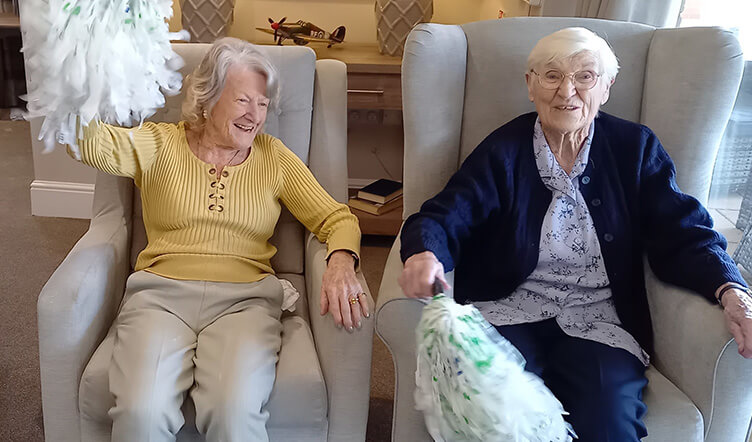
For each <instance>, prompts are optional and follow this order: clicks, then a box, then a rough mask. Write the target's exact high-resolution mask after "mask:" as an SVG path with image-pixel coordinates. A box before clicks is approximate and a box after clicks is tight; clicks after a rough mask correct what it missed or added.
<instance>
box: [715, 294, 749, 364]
mask: <svg viewBox="0 0 752 442" xmlns="http://www.w3.org/2000/svg"><path fill="white" fill-rule="evenodd" d="M722 302H723V316H724V317H725V318H726V326H727V327H728V329H729V331H730V332H731V334H732V335H733V336H734V339H735V340H736V345H737V347H738V350H739V354H740V355H742V356H744V357H745V358H752V297H750V296H749V295H748V294H747V293H745V292H743V291H741V290H737V289H732V290H729V291H728V292H727V293H726V294H725V295H724V296H723V301H722Z"/></svg>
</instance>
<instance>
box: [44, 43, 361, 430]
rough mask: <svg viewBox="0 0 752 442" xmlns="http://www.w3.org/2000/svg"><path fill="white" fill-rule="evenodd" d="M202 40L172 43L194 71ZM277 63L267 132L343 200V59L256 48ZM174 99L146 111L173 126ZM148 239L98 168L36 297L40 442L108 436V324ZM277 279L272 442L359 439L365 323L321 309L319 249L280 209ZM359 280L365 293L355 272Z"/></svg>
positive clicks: (128, 184)
mask: <svg viewBox="0 0 752 442" xmlns="http://www.w3.org/2000/svg"><path fill="white" fill-rule="evenodd" d="M208 47H209V45H205V44H180V45H176V46H175V50H176V51H177V52H178V53H179V54H180V55H181V56H183V58H184V59H185V62H186V66H185V67H184V68H183V73H184V74H185V73H187V72H190V71H191V70H192V69H193V68H194V67H195V66H196V65H197V64H198V63H199V62H200V60H201V58H202V57H203V55H204V53H205V52H206V50H207V49H208ZM263 50H264V51H265V52H266V53H267V54H268V55H269V56H270V58H271V59H272V61H273V62H274V63H275V65H276V66H277V67H278V69H279V71H280V75H281V84H282V93H281V97H280V103H279V106H277V107H276V110H274V111H270V112H269V115H268V119H267V123H266V128H265V131H266V132H268V133H271V134H273V135H275V136H277V137H279V138H281V139H282V140H283V141H284V142H285V144H286V145H287V146H288V147H289V148H290V149H291V150H293V151H294V152H295V153H296V154H297V155H298V156H299V157H300V158H301V159H303V161H305V162H306V163H307V164H308V166H309V167H310V168H311V170H312V171H313V173H314V175H315V176H316V178H317V179H318V180H319V181H320V182H321V183H322V185H323V186H324V188H325V189H327V190H328V191H329V192H330V193H331V194H332V195H333V196H334V197H335V198H336V199H337V200H338V201H345V200H346V197H347V168H346V166H347V162H346V161H347V153H346V131H347V118H346V107H347V92H346V91H347V77H346V67H345V65H344V64H343V63H341V62H338V61H333V60H321V61H316V57H315V55H314V52H313V51H312V50H310V49H308V48H299V47H274V46H272V47H264V48H263ZM181 101H182V96H177V97H171V98H169V99H168V100H167V105H166V106H165V108H164V109H163V110H162V111H161V112H160V113H159V115H156V116H155V117H154V119H155V120H157V121H177V120H178V119H179V117H180V103H181ZM145 243H146V238H145V233H144V227H143V222H142V219H141V205H140V197H139V194H138V192H134V191H133V183H132V181H131V180H128V179H124V178H117V177H112V176H109V175H106V174H103V173H100V174H99V175H98V177H97V183H96V191H95V201H94V213H93V218H92V221H91V226H90V228H89V231H88V232H87V233H86V234H85V235H84V236H83V237H82V238H81V240H80V241H79V242H78V243H77V244H76V246H75V247H74V248H73V250H71V252H70V254H69V255H68V256H67V257H66V258H65V260H64V261H63V263H62V264H61V265H60V267H58V269H57V270H56V271H55V273H54V274H53V275H52V277H51V278H50V279H49V281H48V282H47V284H46V285H45V286H44V288H43V289H42V292H41V294H40V296H39V302H38V319H39V359H40V366H41V378H42V407H43V413H44V429H45V435H46V440H47V441H65V442H71V441H81V440H84V441H104V440H109V439H110V436H109V434H110V429H111V421H110V419H109V417H108V416H107V411H108V409H109V408H110V407H111V406H112V405H113V399H112V396H111V395H110V393H109V388H108V378H107V368H108V366H109V360H110V355H111V352H112V344H113V333H112V332H111V330H110V326H111V324H112V321H113V319H114V317H115V315H116V313H117V311H118V307H119V304H120V302H121V299H122V296H123V291H124V287H125V280H126V278H127V276H128V275H129V274H130V272H131V271H132V268H133V264H134V262H135V258H136V256H137V254H138V252H139V251H141V249H143V247H144V245H145ZM272 243H274V244H275V245H276V246H277V247H278V249H279V251H278V253H277V255H276V256H275V257H274V259H273V260H272V265H273V267H274V268H275V269H276V271H277V272H278V276H279V277H281V278H285V279H288V280H289V281H291V282H292V283H293V285H294V286H295V287H296V288H297V289H298V290H299V291H300V293H301V297H300V299H299V300H298V302H297V305H296V310H295V312H294V313H293V314H289V313H285V314H284V315H283V318H282V325H283V333H282V348H281V351H280V354H279V363H278V365H277V379H276V382H275V385H274V388H273V390H272V394H271V397H270V399H269V402H268V404H267V409H268V411H269V413H270V418H269V422H268V424H267V428H268V431H269V436H270V438H271V440H274V441H295V442H300V441H326V440H328V441H343V442H351V441H358V440H360V441H362V440H365V431H366V421H367V418H368V394H369V379H370V370H371V346H372V337H373V321H369V320H367V321H364V323H363V328H362V329H361V330H360V331H358V332H356V333H353V334H348V333H347V332H345V331H344V330H338V329H337V328H335V326H334V322H333V321H332V319H331V318H330V317H329V316H326V317H322V316H320V315H319V296H320V285H321V281H322V275H323V272H324V269H325V268H326V263H325V257H326V246H325V245H324V244H321V243H319V242H318V240H317V239H316V238H315V237H314V236H312V235H310V234H309V235H306V232H305V230H304V228H303V226H302V225H301V224H300V223H298V222H297V220H295V219H294V218H293V217H292V215H290V213H289V212H287V211H286V210H283V212H282V216H281V217H280V220H279V224H278V225H277V229H276V231H275V234H274V237H273V238H272ZM358 278H359V279H360V282H361V284H362V285H363V288H364V290H366V291H368V288H367V286H366V283H365V280H364V279H363V276H362V274H361V273H358ZM183 411H184V413H185V415H186V424H185V425H184V427H183V429H182V430H181V431H180V433H179V435H178V440H179V441H200V440H203V438H202V437H201V436H200V435H199V434H198V433H197V431H196V428H195V425H194V417H195V414H194V410H193V404H192V402H191V400H190V398H188V400H186V403H185V404H184V407H183Z"/></svg>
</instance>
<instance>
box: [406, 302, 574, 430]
mask: <svg viewBox="0 0 752 442" xmlns="http://www.w3.org/2000/svg"><path fill="white" fill-rule="evenodd" d="M416 333H417V335H416V342H417V347H418V349H417V353H418V368H417V370H416V372H415V383H416V386H417V388H416V390H415V404H416V408H417V409H419V410H421V411H423V414H424V417H425V421H426V427H427V428H428V432H429V433H430V434H431V436H432V437H433V438H434V440H436V441H478V442H481V441H482V442H486V441H495V442H496V441H498V442H504V441H515V442H522V441H526V442H564V441H571V440H572V437H573V436H574V437H576V436H575V435H574V432H573V431H572V428H571V426H570V425H569V424H568V423H566V422H565V421H564V418H563V415H565V414H567V413H566V412H565V411H564V409H563V407H562V405H561V403H560V402H559V401H558V400H557V399H556V397H554V395H553V394H551V392H550V391H549V390H548V388H546V386H545V385H544V384H543V381H542V380H541V379H540V378H538V377H537V376H536V375H534V374H532V373H530V372H527V371H525V370H524V366H525V358H524V357H523V356H522V355H521V354H520V352H519V351H518V350H517V349H516V348H515V347H514V346H513V345H512V344H511V343H510V342H509V341H507V340H506V339H504V338H503V337H502V336H501V335H499V333H498V332H497V331H496V329H495V328H494V327H493V326H492V325H491V324H489V323H488V322H486V320H485V319H484V318H483V316H482V315H481V314H480V312H478V310H477V309H476V308H475V307H473V306H472V305H459V304H457V303H455V302H454V301H453V300H452V299H450V298H448V297H446V296H444V295H441V294H440V295H436V296H434V297H433V299H432V300H431V301H430V302H429V303H428V305H426V306H425V307H424V308H423V315H422V317H421V320H420V323H419V325H418V328H417V330H416Z"/></svg>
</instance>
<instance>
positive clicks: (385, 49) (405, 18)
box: [376, 0, 433, 55]
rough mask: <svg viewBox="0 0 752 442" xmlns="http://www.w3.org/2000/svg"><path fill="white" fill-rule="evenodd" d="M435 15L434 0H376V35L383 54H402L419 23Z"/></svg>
mask: <svg viewBox="0 0 752 442" xmlns="http://www.w3.org/2000/svg"><path fill="white" fill-rule="evenodd" d="M431 17H433V0H376V37H377V39H378V41H379V51H380V52H381V53H382V54H388V55H401V54H402V50H403V49H404V46H405V40H406V39H407V35H408V34H409V33H410V31H411V30H412V29H413V27H415V25H417V24H418V23H422V22H427V21H430V20H431Z"/></svg>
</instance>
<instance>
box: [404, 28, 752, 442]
mask: <svg viewBox="0 0 752 442" xmlns="http://www.w3.org/2000/svg"><path fill="white" fill-rule="evenodd" d="M617 71H618V62H617V59H616V56H615V55H614V53H613V52H612V50H611V48H610V47H609V46H608V44H607V43H606V42H605V41H604V40H603V39H602V38H600V37H598V36H597V35H595V34H594V33H592V32H590V31H588V30H586V29H583V28H568V29H563V30H560V31H557V32H555V33H553V34H551V35H549V36H546V37H544V38H543V39H541V40H540V41H539V42H538V43H537V45H536V46H535V48H534V49H533V50H532V52H531V53H530V55H529V57H528V70H527V73H526V74H525V80H526V81H527V88H528V94H529V98H530V100H531V101H532V102H533V103H534V105H535V109H536V112H533V113H529V114H525V115H522V116H520V117H518V118H516V119H514V120H512V121H510V122H509V123H507V124H505V125H503V126H501V127H500V128H498V129H496V130H495V131H494V132H492V133H491V134H490V135H489V136H488V137H487V138H486V139H485V140H484V141H483V142H482V143H481V144H480V145H479V146H478V147H477V148H476V149H475V151H474V152H473V153H472V154H471V155H470V156H469V157H468V158H467V160H466V161H465V162H464V164H463V165H462V167H461V168H460V170H459V171H458V172H457V173H456V174H455V175H454V176H453V177H452V178H451V179H450V180H449V183H448V184H447V185H446V187H445V188H444V189H443V190H442V191H441V192H440V193H439V194H438V195H436V196H435V197H433V198H432V199H430V200H428V201H427V202H426V203H425V204H424V205H423V206H422V208H421V210H420V212H418V213H416V214H414V215H412V216H411V217H410V218H408V220H407V221H406V222H405V225H404V228H403V230H402V236H401V240H402V249H401V256H402V260H403V262H404V270H403V273H402V275H401V276H400V285H401V286H402V289H403V291H404V292H405V294H406V295H407V296H410V297H428V296H431V295H432V285H433V283H434V281H435V280H436V279H438V280H440V281H441V282H442V283H443V284H444V286H445V287H446V288H449V286H448V284H447V283H446V281H445V279H444V272H445V271H450V270H452V269H455V268H456V272H455V273H456V274H455V284H456V287H455V290H454V296H455V299H456V300H457V301H458V302H472V303H473V304H474V305H475V306H476V307H477V308H478V309H479V310H480V312H481V313H482V314H483V315H484V317H485V318H486V319H487V320H488V321H489V322H490V323H491V324H493V325H494V326H496V328H497V329H498V331H499V332H500V333H501V334H502V335H503V336H504V337H505V338H507V339H508V340H509V341H510V342H512V343H513V344H514V345H515V346H516V347H517V348H518V349H519V350H520V351H521V352H522V354H523V355H524V356H525V358H526V360H527V365H526V369H527V370H529V371H531V372H533V373H536V374H537V375H539V376H541V377H542V378H543V380H544V381H545V382H546V385H548V387H549V388H550V389H551V391H552V392H553V393H554V394H555V395H556V396H557V397H558V398H559V400H560V401H561V402H562V404H563V405H564V408H565V409H566V410H567V411H568V412H569V413H570V414H569V416H567V420H568V421H569V422H570V423H571V424H572V425H573V427H574V430H575V431H576V432H577V433H578V435H579V436H580V440H581V441H594V442H595V441H597V442H602V441H606V440H608V441H612V442H613V441H636V440H639V439H640V438H642V437H644V436H646V435H647V430H646V428H645V425H644V424H643V422H642V417H643V415H644V414H645V411H646V407H645V404H644V403H643V402H642V390H643V388H644V387H645V385H646V384H647V379H646V378H645V367H646V366H647V365H648V363H649V354H650V352H651V350H652V331H651V323H650V315H649V312H648V303H647V296H646V292H645V278H644V274H643V261H642V259H643V255H645V254H647V256H648V259H649V262H650V265H651V268H652V269H653V271H654V272H655V274H656V275H657V276H658V277H659V278H661V279H662V280H664V281H666V282H669V283H671V284H675V285H678V286H682V287H685V288H687V289H690V290H692V291H695V292H697V293H699V294H700V295H702V296H704V297H706V298H707V299H708V300H711V301H713V302H716V301H718V302H720V303H721V305H722V307H723V309H724V312H725V317H726V322H727V326H728V328H729V330H730V332H731V333H732V334H733V336H734V338H735V339H736V342H737V344H738V350H739V353H740V354H742V355H743V356H744V357H748V358H749V357H752V298H751V297H750V295H749V291H748V289H747V287H746V284H745V282H744V280H743V279H742V277H741V275H740V274H739V272H738V270H737V268H736V266H735V264H734V262H733V261H732V260H731V258H730V257H729V255H728V254H726V251H725V249H726V241H725V239H724V238H723V237H722V236H721V235H720V234H718V233H717V232H715V231H714V230H713V229H712V225H713V223H712V220H711V218H710V215H709V214H708V212H707V211H706V210H705V209H704V208H703V207H702V205H701V204H700V203H699V202H698V201H697V200H695V199H694V198H692V197H691V196H689V195H686V194H684V193H682V192H681V191H680V190H679V188H678V187H677V185H676V182H675V169H674V165H673V163H672V161H671V158H669V156H668V154H667V153H666V151H665V150H664V149H663V147H662V146H661V144H660V142H659V141H658V138H657V137H656V136H655V134H654V133H653V132H652V131H651V130H650V129H648V128H647V127H645V126H641V125H639V124H636V123H632V122H629V121H625V120H622V119H619V118H616V117H614V116H611V115H608V114H606V113H604V112H599V108H600V106H601V105H603V104H604V103H605V102H606V100H608V97H609V89H610V87H611V85H612V84H613V82H614V79H615V77H616V74H617Z"/></svg>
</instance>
